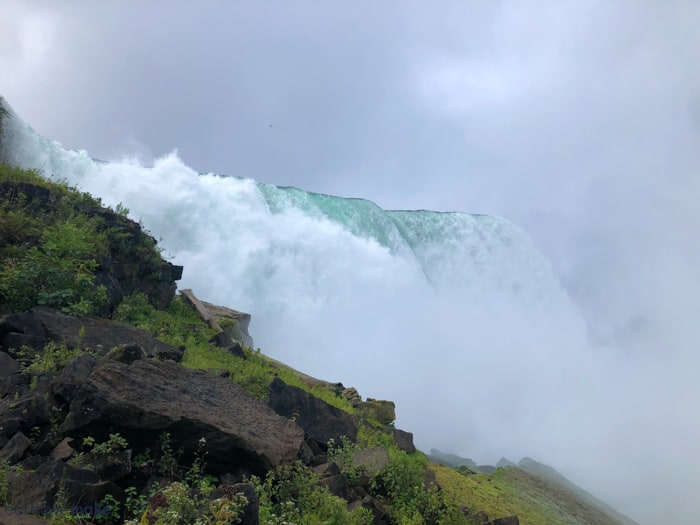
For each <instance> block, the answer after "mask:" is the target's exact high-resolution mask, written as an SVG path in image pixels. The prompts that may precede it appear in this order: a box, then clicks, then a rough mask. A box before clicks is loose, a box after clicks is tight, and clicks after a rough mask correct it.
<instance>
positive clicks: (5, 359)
mask: <svg viewBox="0 0 700 525" xmlns="http://www.w3.org/2000/svg"><path fill="white" fill-rule="evenodd" d="M18 370H19V363H18V362H17V361H15V360H14V359H12V357H10V355H9V354H6V353H5V352H0V381H2V380H3V379H7V378H9V377H10V376H11V375H12V374H14V373H15V372H17V371H18Z"/></svg>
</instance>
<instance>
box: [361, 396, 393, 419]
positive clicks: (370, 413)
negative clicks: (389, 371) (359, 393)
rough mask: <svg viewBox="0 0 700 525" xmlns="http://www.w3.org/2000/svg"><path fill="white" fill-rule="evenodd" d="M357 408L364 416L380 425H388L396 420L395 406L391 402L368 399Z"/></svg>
mask: <svg viewBox="0 0 700 525" xmlns="http://www.w3.org/2000/svg"><path fill="white" fill-rule="evenodd" d="M358 408H359V409H360V411H361V412H362V413H363V414H364V415H365V416H367V417H371V418H373V419H376V420H377V421H379V422H380V423H381V424H382V425H389V424H391V423H393V421H394V420H395V419H396V405H394V402H393V401H382V400H379V399H372V398H371V397H370V398H368V399H367V401H365V402H364V403H360V404H359V406H358Z"/></svg>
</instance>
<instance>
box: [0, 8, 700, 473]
mask: <svg viewBox="0 0 700 525" xmlns="http://www.w3.org/2000/svg"><path fill="white" fill-rule="evenodd" d="M2 11H3V16H2V17H1V18H0V71H2V76H1V77H0V93H2V95H4V96H5V97H6V98H7V100H8V102H9V103H10V104H11V105H12V106H13V107H14V108H15V110H16V111H17V112H18V113H19V114H20V115H21V116H22V117H23V119H24V120H26V121H27V122H28V123H30V124H31V125H32V126H33V127H34V128H35V129H37V131H39V132H40V133H42V134H44V135H46V136H48V137H50V138H53V139H56V140H58V141H60V142H62V143H63V144H64V146H66V147H68V148H75V149H86V150H87V151H88V152H89V153H90V154H91V155H92V156H93V157H97V158H103V159H114V158H119V157H122V156H124V155H127V156H133V155H137V156H140V157H141V158H142V159H143V160H144V161H146V162H149V161H150V160H152V159H153V158H155V157H158V156H160V155H163V154H165V153H168V152H169V151H171V150H173V149H177V150H178V151H179V155H180V157H181V158H182V159H183V160H184V161H185V162H186V163H187V164H188V165H190V166H192V167H193V168H195V169H197V170H199V171H211V172H216V173H220V174H227V175H235V176H241V177H252V178H254V179H256V180H258V181H261V182H268V183H273V184H278V185H293V186H298V187H301V188H303V189H306V190H310V191H318V192H323V193H331V194H337V195H342V196H353V197H364V198H368V199H371V200H373V201H375V202H377V203H378V204H380V205H381V206H383V207H386V208H400V209H407V208H408V209H411V208H429V209H436V210H459V211H466V212H478V213H490V214H496V215H501V216H504V217H506V218H508V219H510V220H512V221H513V222H515V223H517V224H520V225H521V226H523V227H524V228H525V229H526V230H527V231H528V232H529V233H530V235H532V237H533V238H534V240H535V242H536V243H537V244H538V246H539V247H540V248H541V249H542V250H543V251H544V252H545V253H546V254H547V255H548V256H549V257H550V259H551V260H552V262H553V264H554V267H555V269H556V270H557V272H558V274H559V276H560V277H561V279H562V281H563V282H564V283H565V284H566V286H567V288H568V290H569V292H570V293H571V295H572V296H573V297H574V298H575V300H576V301H577V302H578V304H579V305H580V307H581V309H582V311H583V312H584V314H585V316H586V318H587V319H588V320H589V322H590V323H591V326H592V329H593V330H594V331H595V332H596V333H597V334H598V335H600V336H601V337H608V338H611V337H612V338H617V339H618V340H619V341H622V342H623V343H624V344H629V345H630V347H631V348H632V347H634V348H637V347H638V346H639V345H642V346H645V345H646V347H648V346H653V347H654V351H663V352H668V353H669V355H682V356H684V357H683V358H679V363H682V367H683V368H684V370H686V371H687V369H688V367H689V365H697V364H698V362H697V358H694V357H692V356H693V355H695V349H696V348H697V346H696V345H697V344H700V337H699V336H698V329H697V328H696V325H697V323H696V315H697V312H698V311H700V299H699V298H700V279H699V278H698V270H697V268H700V250H699V248H698V246H699V244H698V231H699V229H700V213H699V209H698V202H700V177H698V166H699V165H700V52H699V50H700V30H698V28H700V2H697V1H695V0H664V1H652V0H619V1H610V0H605V1H603V0H589V1H583V0H582V1H569V2H559V1H546V0H532V1H482V2H478V1H460V2H448V1H445V2H440V3H435V2H430V3H429V2H408V1H406V2H382V3H376V2H374V3H372V2H343V3H341V2H303V1H297V2H280V1H278V2H271V1H256V2H224V1H221V2H213V1H200V2H197V3H196V4H195V3H193V2H192V3H187V4H185V3H184V2H181V3H175V2H166V1H150V2H136V1H120V2H116V1H114V2H91V1H90V2H88V1H82V2H77V1H76V2H69V1H65V2H55V1H32V2H24V1H15V0H3V7H2ZM640 338H641V339H643V340H641V339H640ZM652 343H653V345H652ZM686 358H687V359H686ZM679 366H681V365H680V364H679ZM690 368H691V369H692V366H690ZM666 381H667V382H665V383H664V384H670V383H673V381H674V376H673V375H672V374H671V375H670V376H669V377H668V378H666ZM679 381H680V379H679ZM697 393H698V391H697V389H693V390H691V391H690V394H689V393H688V392H684V393H683V395H684V396H688V395H691V394H692V395H695V394H697ZM694 399H698V397H697V396H696V397H695V398H694ZM691 408H692V407H691ZM668 410H670V411H671V412H672V411H673V407H668ZM692 432H697V428H694V429H693V430H692ZM697 437H698V439H697V440H696V441H697V442H700V436H697ZM650 453H653V451H650ZM692 453H694V454H697V457H696V459H697V460H698V461H700V451H698V450H697V449H695V450H694V451H693V452H692ZM698 464H700V463H698Z"/></svg>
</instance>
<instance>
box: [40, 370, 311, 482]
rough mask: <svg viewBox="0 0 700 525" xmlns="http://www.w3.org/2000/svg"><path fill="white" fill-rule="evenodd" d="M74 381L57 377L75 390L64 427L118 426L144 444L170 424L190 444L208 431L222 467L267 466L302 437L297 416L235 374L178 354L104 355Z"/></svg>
mask: <svg viewBox="0 0 700 525" xmlns="http://www.w3.org/2000/svg"><path fill="white" fill-rule="evenodd" d="M75 387H76V385H74V384H73V383H71V384H70V385H66V384H65V381H63V379H62V378H61V377H58V378H57V380H56V381H55V385H54V388H56V389H57V390H63V391H66V390H68V391H73V392H74V393H73V399H72V402H71V404H70V411H69V413H68V415H67V417H66V419H65V421H64V422H63V424H62V425H61V427H60V428H59V431H60V433H61V434H65V435H69V436H79V435H91V436H100V435H105V433H106V432H119V433H120V434H121V435H123V436H125V437H126V438H127V439H128V441H129V443H131V444H134V445H135V446H138V445H139V444H144V445H145V444H147V443H148V442H153V441H154V440H155V439H156V436H157V435H159V434H161V433H162V432H163V431H168V432H170V433H171V434H172V437H173V440H174V441H176V442H177V443H179V444H180V445H181V446H183V447H184V449H185V451H188V450H189V451H193V450H196V449H197V443H198V440H199V439H200V438H204V439H205V440H206V444H207V445H206V446H207V451H208V464H209V465H210V468H211V469H212V470H213V471H215V472H220V473H223V472H229V471H234V470H236V469H238V468H241V467H243V468H246V469H248V470H250V471H252V472H254V473H263V472H265V471H267V470H269V469H271V468H273V467H275V466H277V465H280V464H284V463H290V462H292V461H294V459H295V458H296V456H297V453H298V452H299V449H300V447H301V444H302V439H303V432H302V431H301V429H300V428H298V427H297V425H295V424H294V422H292V421H289V420H288V419H285V418H282V417H280V416H278V415H277V414H275V413H274V412H273V411H272V409H270V408H269V407H268V406H266V405H265V403H263V402H262V401H258V400H256V399H254V398H252V397H251V396H250V395H248V394H247V393H246V392H245V391H244V390H243V388H241V387H240V386H239V385H237V384H236V383H234V382H232V381H231V380H230V379H226V378H222V377H218V376H214V375H212V374H208V373H207V372H204V371H195V370H190V369H187V368H184V367H182V366H180V365H178V364H176V363H173V362H167V361H165V362H158V361H152V360H138V361H134V362H133V363H132V364H130V365H127V364H124V363H120V362H118V361H110V360H104V361H102V362H100V363H99V364H98V365H97V366H96V367H95V368H94V369H93V370H92V372H90V374H89V375H88V377H87V378H86V379H85V381H84V383H83V384H82V385H80V386H79V387H78V388H75Z"/></svg>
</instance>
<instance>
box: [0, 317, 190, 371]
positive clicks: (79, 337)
mask: <svg viewBox="0 0 700 525" xmlns="http://www.w3.org/2000/svg"><path fill="white" fill-rule="evenodd" d="M49 341H54V342H56V343H63V344H65V345H66V346H68V347H70V348H91V349H93V350H96V349H99V348H102V349H103V351H105V352H106V351H109V350H110V349H112V348H114V347H118V346H122V345H126V344H128V345H139V346H140V347H141V348H143V350H144V352H145V353H146V355H147V356H155V357H158V358H161V359H171V360H174V361H179V360H180V359H181V358H182V350H179V349H177V348H174V347H172V346H170V345H166V344H165V343H161V342H160V341H158V340H157V339H156V338H155V337H153V334H151V333H150V332H147V331H145V330H139V329H138V328H134V327H131V326H127V325H124V324H121V323H116V322H114V321H110V320H108V319H99V318H93V317H74V316H72V315H67V314H64V313H63V312H60V311H58V310H54V309H52V308H46V307H36V308H33V309H32V310H31V311H29V312H26V313H20V314H11V315H8V316H6V317H5V318H4V319H2V321H0V342H1V345H2V348H4V349H5V350H7V351H12V349H14V350H16V349H18V348H20V346H22V345H24V344H28V345H29V346H32V347H34V348H35V349H37V350H40V349H41V348H43V346H44V345H45V344H46V343H47V342H49Z"/></svg>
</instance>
